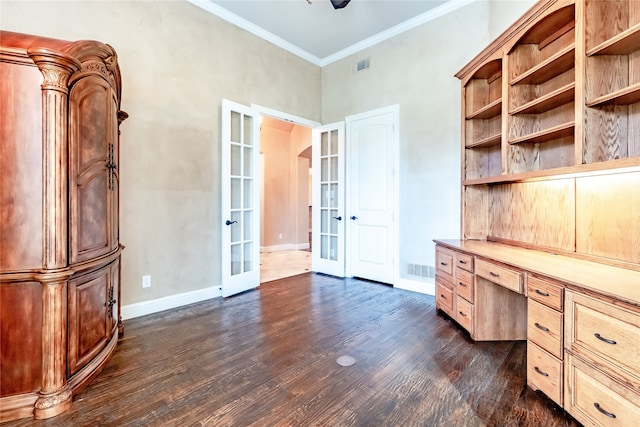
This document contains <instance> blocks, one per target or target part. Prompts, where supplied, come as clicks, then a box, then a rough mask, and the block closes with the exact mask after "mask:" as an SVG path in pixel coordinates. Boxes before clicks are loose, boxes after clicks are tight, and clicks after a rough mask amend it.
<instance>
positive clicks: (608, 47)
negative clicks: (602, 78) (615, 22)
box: [587, 24, 640, 56]
mask: <svg viewBox="0 0 640 427" xmlns="http://www.w3.org/2000/svg"><path fill="white" fill-rule="evenodd" d="M637 50H640V24H636V25H634V26H633V27H631V28H629V29H628V30H626V31H623V32H622V33H620V34H618V35H617V36H615V37H612V38H610V39H609V40H605V41H604V42H603V43H600V44H599V45H598V46H595V47H594V48H592V49H589V50H588V51H587V56H593V55H629V54H630V53H633V52H635V51H637Z"/></svg>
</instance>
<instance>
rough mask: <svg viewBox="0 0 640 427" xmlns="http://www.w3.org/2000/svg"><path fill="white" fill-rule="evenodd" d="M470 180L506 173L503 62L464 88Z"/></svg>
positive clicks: (487, 66) (480, 73)
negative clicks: (502, 152) (503, 119)
mask: <svg viewBox="0 0 640 427" xmlns="http://www.w3.org/2000/svg"><path fill="white" fill-rule="evenodd" d="M464 103H465V110H464V111H465V114H464V121H465V123H464V126H465V148H464V149H465V151H466V152H467V156H466V159H467V168H466V171H467V174H466V178H479V177H488V176H498V175H500V174H501V172H502V161H501V154H500V145H501V142H502V109H503V102H502V60H501V59H494V60H491V61H488V62H487V63H486V64H485V65H483V66H482V67H480V68H479V69H478V70H477V71H476V72H475V73H474V74H473V75H472V76H471V78H469V79H468V80H467V82H466V84H465V86H464Z"/></svg>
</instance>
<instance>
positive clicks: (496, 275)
mask: <svg viewBox="0 0 640 427" xmlns="http://www.w3.org/2000/svg"><path fill="white" fill-rule="evenodd" d="M489 274H490V275H492V276H493V277H500V275H499V274H498V273H494V272H493V271H490V272H489Z"/></svg>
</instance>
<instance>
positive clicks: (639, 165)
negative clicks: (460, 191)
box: [462, 157, 640, 185]
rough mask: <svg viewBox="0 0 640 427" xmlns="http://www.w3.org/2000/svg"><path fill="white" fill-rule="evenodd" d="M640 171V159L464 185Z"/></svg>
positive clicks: (519, 175)
mask: <svg viewBox="0 0 640 427" xmlns="http://www.w3.org/2000/svg"><path fill="white" fill-rule="evenodd" d="M638 171H640V157H631V158H626V159H616V160H609V161H606V162H598V163H589V164H581V165H575V166H565V167H561V168H553V169H543V170H536V171H530V172H522V173H516V174H505V175H499V176H490V177H485V178H473V179H465V180H463V182H462V185H491V184H511V183H514V182H531V181H542V180H549V179H565V178H573V177H576V176H583V175H609V174H615V173H627V172H638Z"/></svg>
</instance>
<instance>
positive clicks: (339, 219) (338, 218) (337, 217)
mask: <svg viewBox="0 0 640 427" xmlns="http://www.w3.org/2000/svg"><path fill="white" fill-rule="evenodd" d="M333 219H337V220H338V221H342V217H341V216H334V217H333Z"/></svg>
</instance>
